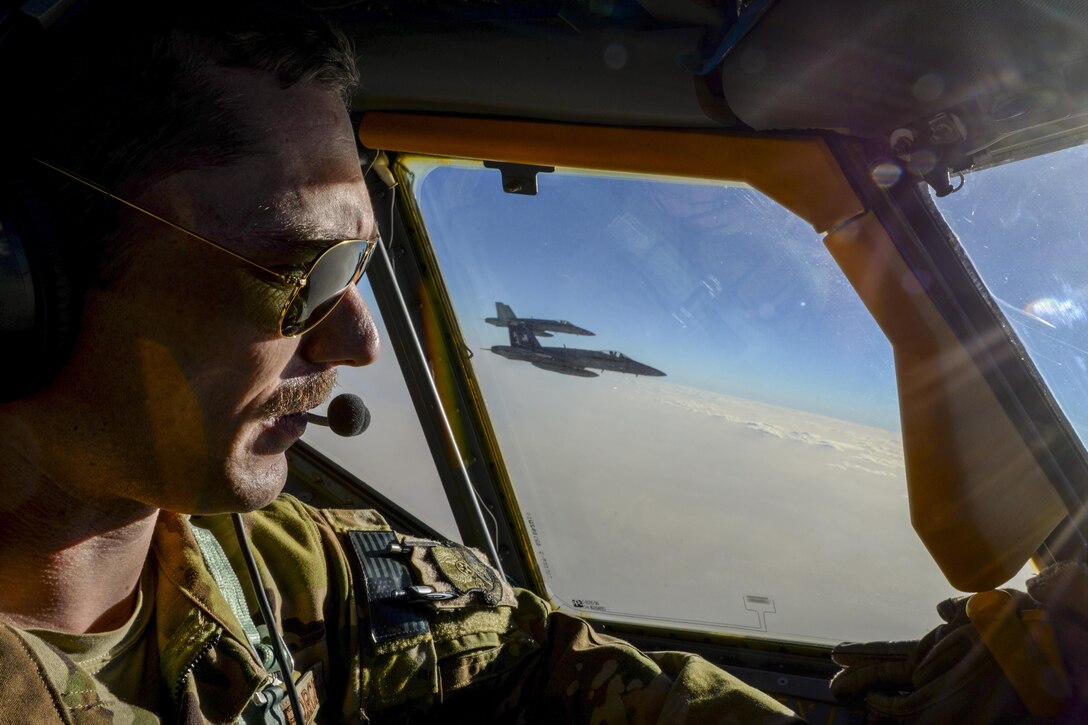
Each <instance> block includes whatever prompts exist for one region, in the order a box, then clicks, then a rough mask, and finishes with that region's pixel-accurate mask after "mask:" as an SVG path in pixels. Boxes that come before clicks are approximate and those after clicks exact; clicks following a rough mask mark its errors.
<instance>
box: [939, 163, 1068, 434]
mask: <svg viewBox="0 0 1088 725" xmlns="http://www.w3.org/2000/svg"><path fill="white" fill-rule="evenodd" d="M1085 179H1088V146H1076V147H1073V148H1069V149H1065V150H1063V151H1057V152H1055V153H1051V154H1046V155H1044V156H1039V157H1036V158H1033V159H1027V160H1024V161H1019V162H1017V163H1014V164H1006V165H1004V166H997V167H994V168H991V169H985V170H983V171H979V172H976V173H972V174H969V175H968V176H967V178H966V179H965V182H964V185H963V188H961V189H960V190H959V191H957V192H956V193H954V194H951V195H949V196H946V197H944V198H942V199H936V200H935V202H936V204H937V207H938V208H939V209H940V210H941V213H942V214H943V215H944V216H945V219H946V220H947V221H948V224H949V226H951V227H952V230H953V231H954V232H955V233H956V236H957V237H959V240H960V243H961V244H962V245H963V248H964V249H965V250H966V251H967V255H968V256H969V257H970V259H971V262H972V264H974V266H975V268H976V269H977V270H978V273H979V274H980V275H981V276H982V280H983V282H985V284H986V286H987V287H988V288H989V290H990V294H991V295H992V296H993V298H994V300H995V301H996V302H997V304H998V306H999V307H1000V308H1001V310H1002V311H1003V312H1004V313H1005V317H1006V318H1007V319H1008V321H1009V322H1010V323H1011V324H1012V326H1013V329H1014V330H1015V331H1016V333H1017V335H1018V336H1019V337H1020V340H1021V342H1023V344H1024V346H1025V348H1027V351H1028V354H1030V355H1031V358H1032V360H1033V361H1034V362H1035V365H1036V367H1037V368H1038V369H1039V372H1040V374H1041V375H1042V376H1043V378H1044V379H1045V380H1046V382H1047V385H1048V386H1049V387H1050V389H1051V391H1052V392H1053V394H1054V397H1055V398H1056V399H1057V401H1058V403H1059V405H1061V407H1062V409H1063V411H1064V412H1065V414H1066V416H1067V417H1068V418H1069V421H1070V423H1072V425H1073V428H1074V429H1075V430H1076V431H1077V434H1078V435H1079V436H1080V438H1081V440H1082V441H1083V440H1084V437H1085V435H1086V434H1088V254H1085V250H1088V203H1085V191H1086V188H1088V187H1086V184H1085Z"/></svg>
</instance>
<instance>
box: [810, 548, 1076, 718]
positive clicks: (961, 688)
mask: <svg viewBox="0 0 1088 725" xmlns="http://www.w3.org/2000/svg"><path fill="white" fill-rule="evenodd" d="M1028 590H1029V591H1030V592H1031V593H1032V596H1029V595H1028V594H1025V593H1023V592H1018V591H1015V590H1004V591H1005V592H1006V593H1005V594H1001V595H999V596H998V597H993V598H994V599H1002V598H1004V600H1006V601H1007V602H1008V607H1009V614H1010V616H1011V618H1012V621H1013V622H1014V623H1015V624H1016V626H1017V627H1021V624H1020V619H1021V618H1025V617H1026V620H1027V621H1033V622H1034V624H1031V625H1025V626H1031V627H1035V628H1036V629H1037V630H1040V631H1043V632H1044V633H1045V632H1046V631H1048V629H1049V630H1051V631H1053V632H1054V639H1055V640H1056V642H1057V643H1058V644H1057V647H1056V650H1057V651H1056V652H1055V651H1053V650H1054V649H1055V648H1053V647H1052V648H1051V650H1052V653H1051V656H1052V659H1054V660H1058V659H1060V660H1061V666H1060V667H1054V668H1050V667H1049V665H1047V663H1046V662H1045V659H1046V652H1044V651H1043V649H1045V648H1041V649H1040V648H1037V650H1038V651H1036V650H1032V652H1034V653H1035V654H1036V655H1037V657H1036V660H1038V661H1039V662H1041V663H1042V664H1041V666H1040V667H1038V668H1034V669H1032V668H1028V669H1027V670H1025V668H1024V667H1023V664H1024V661H1033V660H1029V659H1028V658H1025V657H1022V656H1014V657H1012V658H1011V662H1012V664H1013V665H1018V666H1019V667H1020V671H1019V672H1016V671H1013V672H1012V674H1013V675H1014V676H1017V677H1014V679H1018V682H1017V685H1018V686H1019V687H1020V688H1021V689H1022V690H1024V689H1027V690H1028V695H1034V698H1033V697H1028V698H1027V701H1029V702H1030V703H1031V704H1032V706H1033V707H1034V708H1036V710H1037V711H1038V710H1039V708H1041V707H1042V708H1044V709H1045V707H1050V708H1051V710H1050V712H1060V713H1061V714H1060V716H1058V717H1054V718H1043V717H1039V716H1036V715H1033V714H1032V712H1031V710H1029V708H1028V706H1027V705H1025V699H1022V698H1021V696H1020V694H1018V692H1017V688H1016V687H1015V686H1014V685H1013V684H1012V683H1011V682H1010V681H1009V677H1008V676H1007V675H1006V672H1005V669H1003V667H1002V663H1000V662H999V661H998V659H995V657H994V655H993V654H992V653H991V652H990V649H989V647H987V645H986V643H985V642H984V641H983V637H982V636H980V633H979V629H978V628H977V627H976V626H975V625H973V624H972V622H971V618H970V617H969V615H968V601H969V600H970V598H969V597H959V598H955V599H948V600H945V601H944V602H941V603H940V604H939V605H938V606H937V613H938V614H939V615H940V616H941V619H943V620H944V622H945V623H944V624H942V625H940V626H938V627H937V628H936V629H934V630H933V631H931V632H930V633H929V634H927V635H926V636H925V637H923V638H922V639H921V640H920V641H908V642H871V643H864V644H853V643H847V644H843V645H839V646H838V647H836V648H835V650H834V651H833V652H832V659H834V661H835V662H836V663H837V664H838V665H839V666H841V667H842V668H843V669H842V670H841V671H840V672H839V673H838V674H837V675H836V676H835V677H834V679H833V680H832V681H831V691H832V693H833V694H834V695H835V696H836V697H837V698H839V699H840V700H843V701H846V702H854V703H856V702H858V701H864V703H865V704H866V705H867V706H868V708H869V713H870V717H869V719H870V721H872V722H889V721H893V722H909V723H960V722H972V723H974V722H979V723H991V722H1000V723H1010V722H1011V723H1015V722H1055V723H1074V722H1076V723H1082V722H1088V717H1086V715H1088V703H1086V699H1088V679H1086V678H1088V667H1086V666H1085V662H1084V660H1085V657H1088V596H1085V594H1086V593H1088V569H1085V568H1084V566H1083V565H1078V564H1071V565H1058V566H1056V567H1052V568H1051V569H1048V570H1047V571H1046V572H1044V573H1043V574H1041V575H1040V576H1038V577H1036V578H1034V579H1032V580H1031V581H1029V583H1028ZM989 594H990V595H993V594H995V593H993V592H991V593H989ZM983 601H984V600H983V599H979V600H976V606H975V607H974V610H975V611H973V612H972V614H974V615H975V618H976V620H979V619H980V617H982V615H983V614H985V612H982V614H980V611H979V610H980V609H981V608H980V607H979V606H977V605H978V604H979V603H981V602H983ZM1026 612H1032V614H1027V615H1025V613H1026ZM1047 622H1049V627H1048V625H1047ZM1006 623H1007V622H1006ZM984 629H985V627H984ZM1020 631H1021V633H1022V634H1021V638H1020V640H1016V641H1018V642H1019V646H1021V647H1024V652H1026V651H1027V647H1036V645H1035V642H1034V640H1032V641H1030V642H1028V643H1027V644H1026V645H1025V644H1024V641H1025V639H1027V637H1028V635H1027V629H1026V628H1024V627H1021V630H1020ZM986 634H987V637H988V638H990V639H991V640H992V639H993V638H994V635H993V632H992V631H988V632H986ZM998 649H999V650H1000V649H1001V647H998ZM1004 649H1005V651H1006V652H1007V651H1009V650H1010V649H1011V648H1010V647H1005V648H1004ZM1015 651H1016V654H1017V655H1022V654H1023V652H1021V651H1020V650H1015ZM1058 652H1060V654H1058ZM1009 662H1010V658H1007V657H1006V659H1005V663H1004V664H1005V665H1006V666H1008V664H1009ZM1054 664H1055V665H1057V662H1055V663H1054ZM1050 670H1054V672H1051V671H1050ZM1025 671H1026V672H1027V676H1025ZM1055 673H1057V674H1055ZM1059 677H1060V678H1061V682H1060V683H1058V684H1054V683H1055V681H1056V678H1059ZM1024 680H1029V682H1027V684H1025V682H1024ZM1040 682H1041V683H1043V684H1042V685H1040V684H1039V683H1040ZM1063 683H1064V684H1063ZM1063 687H1064V689H1062V688H1063ZM1032 688H1034V690H1033V689H1032ZM1040 688H1041V689H1042V692H1040V691H1039V690H1040ZM1040 702H1042V703H1043V704H1042V705H1040Z"/></svg>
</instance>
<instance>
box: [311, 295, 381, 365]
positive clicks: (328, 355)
mask: <svg viewBox="0 0 1088 725" xmlns="http://www.w3.org/2000/svg"><path fill="white" fill-rule="evenodd" d="M301 347H302V354H303V356H304V357H305V358H306V359H307V360H310V361H311V362H315V363H324V364H326V365H351V366H353V367H358V366H360V365H369V364H370V363H372V362H374V361H375V360H377V359H378V353H379V352H380V350H381V343H380V341H379V339H378V326H377V325H376V324H375V323H374V317H373V316H372V315H371V314H370V310H369V308H367V306H366V303H365V302H363V298H362V295H360V294H359V290H358V288H356V287H352V288H351V289H350V290H348V292H347V294H345V295H344V298H343V299H342V300H340V302H339V303H338V304H337V305H336V307H334V308H333V311H332V312H330V313H329V316H328V317H326V318H325V319H324V320H322V321H321V323H320V324H319V325H318V326H317V327H315V328H314V329H312V330H310V331H309V332H307V333H306V334H304V335H303V336H302V346H301Z"/></svg>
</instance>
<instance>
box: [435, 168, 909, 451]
mask: <svg viewBox="0 0 1088 725" xmlns="http://www.w3.org/2000/svg"><path fill="white" fill-rule="evenodd" d="M539 187H540V188H539V193H538V194H537V195H536V196H523V195H516V194H505V193H503V191H502V189H501V184H500V177H499V173H498V172H497V171H494V170H480V169H470V168H464V167H456V166H440V167H437V168H435V169H433V170H431V171H430V173H429V174H428V175H427V176H426V178H425V179H424V180H423V181H422V183H418V182H417V188H419V189H420V202H421V206H422V209H423V214H424V218H425V219H426V220H427V224H428V231H429V234H430V236H431V239H432V241H433V242H434V244H435V247H436V250H437V253H438V256H439V260H440V263H441V265H442V269H443V274H444V278H445V281H446V284H447V287H448V288H449V291H450V294H451V297H452V298H453V301H454V305H455V307H456V309H457V310H458V312H459V314H460V315H461V324H462V328H463V330H464V333H465V335H466V337H467V338H468V343H469V344H470V345H471V346H472V347H474V348H481V347H489V346H491V345H495V344H507V342H508V340H507V336H506V332H505V330H502V329H500V328H496V327H492V326H489V325H487V324H485V323H483V321H482V320H483V318H484V317H487V316H491V315H494V314H495V312H494V303H495V301H497V300H500V301H503V302H506V303H507V304H509V305H510V306H511V307H512V308H513V309H514V311H515V313H517V314H518V315H521V316H525V317H530V316H533V317H545V318H561V319H567V320H570V321H571V322H573V323H575V324H577V325H581V326H583V327H586V328H588V329H590V330H592V331H594V332H595V333H597V334H596V337H572V336H562V335H557V336H556V337H554V338H551V339H545V340H542V342H543V344H546V345H563V344H566V345H567V346H569V347H587V348H594V349H611V350H619V351H621V352H623V353H625V354H627V355H629V356H630V357H632V358H634V359H636V360H639V361H640V362H644V363H646V364H648V365H652V366H654V367H657V368H659V369H661V370H664V371H665V372H666V373H667V374H668V376H669V378H668V379H669V381H670V382H674V383H678V384H681V385H688V386H692V387H696V388H702V389H708V390H713V391H717V392H723V393H728V394H731V395H737V396H740V397H746V398H753V399H757V400H762V401H765V402H771V403H775V404H778V405H785V406H787V407H793V408H799V409H802V410H807V411H811V412H816V413H820V414H824V415H830V416H833V417H840V418H845V419H848V420H852V421H856V422H860V423H865V424H869V425H877V426H880V427H884V428H889V429H893V430H895V429H898V425H899V420H898V409H897V406H896V402H895V382H894V374H893V370H892V358H891V347H890V345H889V344H888V343H887V341H886V340H885V338H884V336H883V335H882V334H881V333H880V331H879V329H878V328H877V326H876V324H875V323H874V322H873V321H872V318H871V317H870V316H869V314H868V312H867V311H866V310H865V309H864V307H863V306H862V304H861V302H860V301H859V300H858V299H857V297H856V295H855V294H854V292H853V290H852V289H851V288H850V286H849V284H848V283H847V282H846V280H845V278H844V277H843V276H842V273H841V272H840V271H839V270H838V268H837V267H836V266H835V264H834V262H833V261H832V259H831V257H830V255H828V253H827V251H826V250H825V249H824V247H823V245H822V243H821V241H820V237H819V235H817V234H816V233H815V232H814V231H813V230H812V228H811V227H809V226H808V225H807V224H805V223H804V222H803V221H801V220H800V219H798V218H797V217H795V216H793V215H792V214H790V213H789V212H787V211H786V210H785V209H783V208H782V207H780V206H778V205H777V204H775V203H774V202H772V201H770V200H769V199H767V198H766V197H764V196H763V195H761V194H759V193H758V192H756V191H753V190H750V189H746V188H742V187H728V186H713V185H703V184H698V185H696V184H679V183H673V182H663V181H656V180H644V179H636V178H630V177H628V178H608V177H604V176H598V175H572V174H542V175H541V176H540V177H539ZM510 364H512V365H514V364H523V363H514V362H511V363H510ZM540 374H541V375H548V374H550V373H546V372H543V371H541V372H540ZM594 382H595V381H593V380H583V379H572V380H571V384H580V385H585V384H594Z"/></svg>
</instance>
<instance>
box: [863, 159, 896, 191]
mask: <svg viewBox="0 0 1088 725" xmlns="http://www.w3.org/2000/svg"><path fill="white" fill-rule="evenodd" d="M869 174H870V176H872V177H873V181H874V182H875V183H876V185H877V186H879V187H880V188H882V189H887V188H889V187H891V186H894V185H895V182H897V181H899V177H900V176H902V175H903V169H901V168H900V167H899V164H893V163H892V162H890V161H885V162H883V163H879V164H877V165H876V166H874V167H873V168H872V170H871V171H870V172H869Z"/></svg>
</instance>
